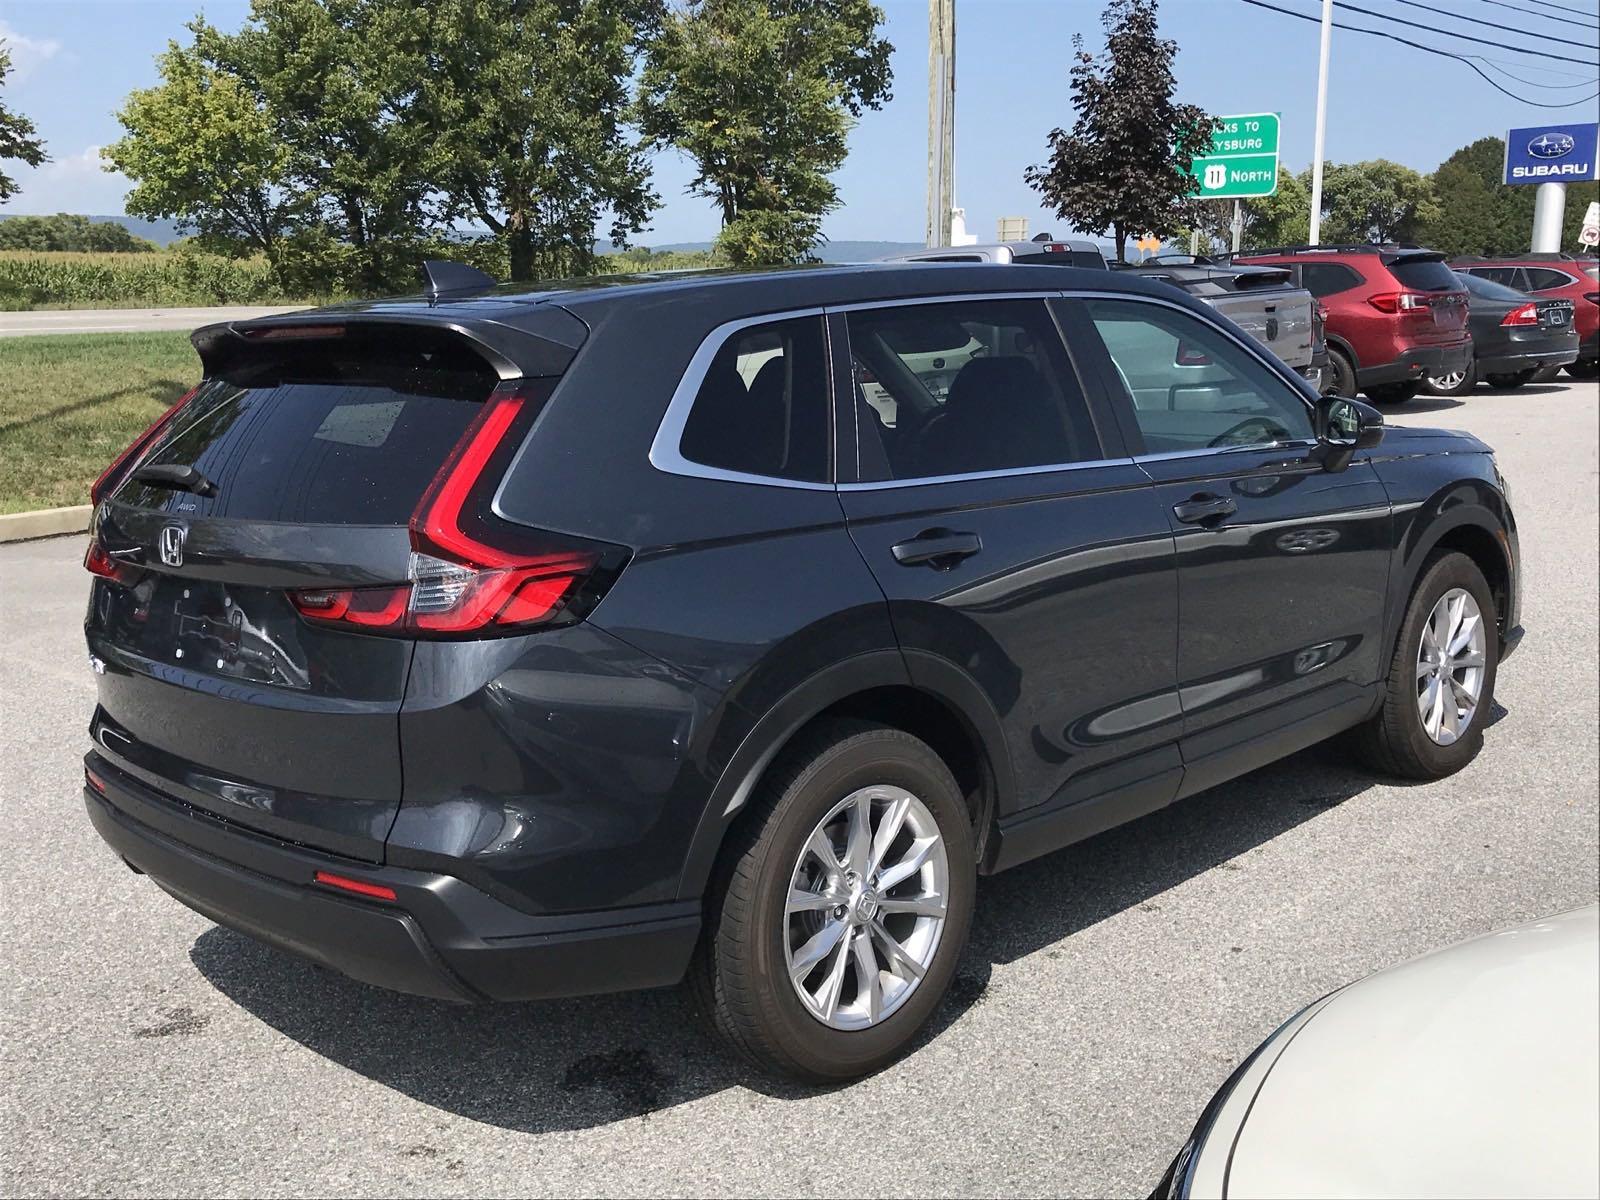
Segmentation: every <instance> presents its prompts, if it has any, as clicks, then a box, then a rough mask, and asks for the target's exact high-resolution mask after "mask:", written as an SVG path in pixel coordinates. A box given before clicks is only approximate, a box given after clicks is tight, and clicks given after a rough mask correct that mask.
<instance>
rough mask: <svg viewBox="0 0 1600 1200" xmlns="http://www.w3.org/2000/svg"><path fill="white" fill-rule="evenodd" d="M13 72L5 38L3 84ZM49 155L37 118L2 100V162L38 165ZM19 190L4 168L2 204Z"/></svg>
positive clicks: (0, 47) (0, 58)
mask: <svg viewBox="0 0 1600 1200" xmlns="http://www.w3.org/2000/svg"><path fill="white" fill-rule="evenodd" d="M9 74H11V52H10V51H9V50H7V49H6V44H5V42H3V41H0V87H4V86H5V82H6V76H7V75H9ZM49 158H50V156H49V155H48V154H46V153H45V152H44V143H43V142H41V141H40V140H39V139H38V138H37V137H35V136H34V129H33V122H32V121H30V120H28V118H27V117H25V116H23V115H22V114H21V113H14V112H12V111H11V110H10V109H9V108H7V107H6V106H5V105H4V104H0V162H7V161H10V160H15V161H17V162H21V163H26V164H27V165H28V166H30V167H37V166H38V165H39V164H40V163H44V162H48V161H49ZM16 194H17V181H16V180H14V179H12V178H11V176H9V175H7V174H6V173H5V172H4V171H0V204H4V203H5V202H6V201H7V200H9V199H11V197H13V196H15V195H16Z"/></svg>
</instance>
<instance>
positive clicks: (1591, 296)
mask: <svg viewBox="0 0 1600 1200" xmlns="http://www.w3.org/2000/svg"><path fill="white" fill-rule="evenodd" d="M1583 298H1584V299H1585V300H1587V301H1588V302H1589V303H1590V304H1600V292H1585V293H1584V294H1583Z"/></svg>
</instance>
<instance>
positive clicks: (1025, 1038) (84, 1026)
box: [0, 384, 1600, 1196]
mask: <svg viewBox="0 0 1600 1200" xmlns="http://www.w3.org/2000/svg"><path fill="white" fill-rule="evenodd" d="M1430 405H1435V402H1431V401H1428V402H1423V401H1419V402H1417V403H1416V404H1415V405H1414V406H1411V407H1410V408H1408V409H1407V411H1406V413H1405V415H1404V416H1401V417H1398V418H1397V419H1399V420H1405V421H1419V422H1424V423H1433V424H1444V425H1449V426H1455V427H1463V426H1464V427H1466V428H1469V429H1472V430H1475V431H1477V432H1479V433H1481V434H1482V435H1484V436H1485V437H1486V438H1488V439H1489V440H1490V441H1491V442H1493V443H1495V444H1496V445H1497V446H1498V447H1499V448H1500V450H1501V461H1502V464H1503V466H1504V467H1505V469H1506V471H1507V473H1508V474H1509V475H1510V477H1511V479H1512V480H1513V483H1514V485H1515V490H1516V494H1515V499H1516V503H1517V508H1518V512H1519V515H1520V519H1521V524H1522V536H1523V546H1524V548H1525V551H1526V556H1527V564H1528V566H1527V581H1526V598H1527V608H1526V623H1527V626H1528V628H1529V631H1530V632H1529V635H1528V638H1527V641H1526V644H1525V646H1524V648H1523V650H1522V651H1521V653H1520V654H1519V655H1518V656H1517V657H1516V658H1515V659H1513V660H1512V661H1511V662H1510V663H1508V664H1507V667H1506V670H1505V672H1504V673H1503V674H1502V675H1501V677H1500V695H1499V699H1500V701H1501V703H1502V704H1503V706H1504V709H1505V712H1504V715H1503V718H1502V719H1501V720H1500V721H1499V722H1498V723H1497V724H1495V725H1494V726H1493V727H1492V728H1491V729H1490V731H1489V734H1488V747H1487V751H1486V752H1485V754H1484V755H1483V756H1481V757H1480V759H1479V760H1478V761H1477V762H1476V763H1474V764H1473V765H1472V766H1471V767H1470V768H1468V769H1467V770H1466V771H1465V772H1463V773H1462V774H1461V775H1459V776H1457V777H1456V778H1455V779H1453V780H1451V781H1449V782H1445V783H1440V784H1434V785H1429V786H1422V787H1397V786H1393V785H1390V784H1385V783H1379V782H1375V781H1374V780H1373V779H1371V778H1369V777H1367V776H1366V775H1363V774H1360V773H1358V772H1356V771H1354V770H1350V769H1348V768H1347V767H1346V766H1345V765H1344V764H1343V763H1342V761H1341V758H1340V755H1339V753H1338V752H1337V751H1336V750H1331V749H1319V750H1315V751H1312V752H1308V753H1306V754H1302V755H1299V756H1297V757H1296V758H1294V759H1292V760H1290V761H1288V762H1285V763H1281V764H1278V765H1276V766H1273V767H1270V768H1267V769H1266V770H1263V771H1260V772H1258V773H1256V774H1254V775H1251V776H1249V777H1248V778H1246V779H1243V780H1240V781H1238V782H1236V783H1233V784H1230V785H1227V786H1225V787H1221V788H1218V789H1216V790H1214V791H1212V792H1210V793H1208V794H1206V795H1203V796H1199V797H1196V798H1194V799H1192V800H1189V801H1185V802H1183V803H1181V804H1178V805H1176V806H1174V807H1172V808H1170V809H1168V810H1165V811H1163V812H1161V813H1158V814H1155V815H1154V816H1151V817H1149V818H1147V819H1145V820H1143V821H1140V822H1137V823H1136V824H1134V825H1132V826H1129V827H1126V828H1124V829H1121V830H1117V831H1114V832H1112V833H1109V834H1106V835H1104V836H1102V837H1099V838H1097V839H1094V840H1093V841H1090V842H1087V843H1084V844H1082V845H1080V846H1077V847H1074V848H1072V849H1069V850H1067V851H1064V852H1062V853H1060V854H1057V855H1054V856H1052V857H1050V858H1047V859H1045V860H1042V861H1039V862H1035V863H1033V864H1030V865H1028V866H1026V867H1023V868H1020V869H1019V870H1017V871H1014V872H1011V873H1010V874H1008V875H1005V876H1001V877H999V878H996V879H993V880H989V881H986V882H985V883H984V885H983V887H982V888H981V889H980V895H979V901H980V913H979V917H978V921H977V925H976V928H975V930H974V934H973V938H972V944H971V948H970V950H969V951H968V954H967V957H966V961H965V963H964V965H963V968H962V970H961V974H960V978H959V981H958V986H957V988H956V994H955V998H954V999H953V1000H952V1002H951V1003H950V1004H949V1005H948V1006H947V1008H946V1009H945V1011H944V1014H943V1017H942V1019H941V1020H940V1022H939V1027H938V1030H937V1032H936V1033H935V1034H934V1036H933V1037H932V1038H931V1040H930V1041H929V1042H928V1043H927V1044H926V1045H925V1046H923V1047H922V1048H921V1049H920V1050H919V1051H918V1052H917V1053H916V1054H914V1055H913V1056H912V1057H911V1058H909V1059H907V1060H906V1061H904V1062H902V1063H901V1064H899V1065H897V1066H895V1067H893V1068H891V1069H890V1070H888V1071H885V1072H883V1073H882V1074H881V1075H879V1076H877V1077H876V1078H874V1079H871V1080H868V1081H866V1082H864V1083H860V1084H857V1085H855V1086H853V1087H849V1088H843V1089H838V1090H833V1091H815V1090H807V1089H802V1088H797V1087H789V1086H783V1085H774V1084H772V1083H769V1082H766V1081H764V1080H762V1079H760V1078H757V1077H755V1076H753V1075H751V1074H750V1073H748V1072H746V1071H745V1070H743V1069H742V1068H740V1067H738V1066H736V1065H734V1064H732V1063H731V1062H730V1060H729V1059H728V1058H727V1057H725V1056H724V1055H723V1054H722V1053H721V1052H720V1051H719V1050H718V1049H717V1047H716V1046H715V1045H714V1044H712V1043H711V1042H709V1041H708V1040H706V1039H705V1038H704V1037H703V1036H702V1035H701V1034H700V1033H699V1032H698V1031H697V1030H696V1029H695V1027H694V1026H693V1025H692V1023H691V1020H690V1016H689V1013H688V1011H687V1009H686V1007H685V1005H684V1003H683V1001H682V1000H681V999H680V997H679V996H678V995H677V994H676V993H673V992H661V993H653V994H648V995H640V996H621V997H608V998H602V999H597V1000H585V1001H573V1002H564V1003H550V1004H541V1005H529V1006H524V1007H510V1008H498V1009H460V1008H453V1007H450V1006H446V1005H443V1004H436V1003H431V1002H428V1001H423V1000H415V999H408V998H405V997H401V996H394V995H389V994H386V993H383V992H379V991H374V990H371V989H367V988H363V987H361V986H358V985H356V984H352V983H348V982H345V981H343V980H342V979H340V978H338V977H337V976H334V975H331V974H328V973H326V972H323V971H321V970H318V969H316V968H314V967H311V966H308V965H305V964H302V963H300V962H298V961H295V960H293V959H290V958H287V957H284V956H281V955H279V954H277V953H275V952H272V951H269V950H266V949H263V948H260V947H258V946H256V945H254V944H253V943H251V942H250V941H248V940H246V939H245V938H242V937H239V936H237V935H235V934H232V933H227V932H223V931H221V930H218V929H216V928H214V927H213V926H212V925H211V924H210V923H209V922H207V921H205V920H203V919H202V918H200V917H198V916H196V915H194V914H192V913H190V912H189V911H187V910H186V909H184V908H182V907H180V906H179V905H178V904H177V903H176V902H174V901H172V900H170V899H168V898H167V897H165V896H163V895H162V894H161V893H160V892H158V891H157V889H156V888H155V887H154V886H153V885H152V884H150V883H149V882H148V881H147V880H144V879H140V878H137V877H135V876H134V875H132V874H130V873H129V872H127V871H126V870H124V869H123V868H122V867H121V866H120V865H119V864H118V863H116V862H115V861H114V860H113V859H112V858H111V856H110V854H109V853H108V852H107V851H106V850H105V848H104V847H103V846H101V845H100V844H99V843H98V842H97V840H96V838H95V837H94V835H93V834H92V833H91V831H90V829H89V827H88V824H87V822H86V821H85V820H84V817H83V813H82V808H81V805H80V803H79V800H78V786H79V780H80V778H81V776H80V772H79V766H78V756H79V753H80V751H81V750H82V749H83V748H84V741H85V739H84V733H83V729H84V725H85V722H86V720H87V718H88V715H89V711H90V706H91V704H92V688H91V683H90V674H89V671H88V668H87V666H86V664H85V663H84V659H83V652H82V649H81V643H80V639H79V633H78V630H77V628H76V626H77V624H78V621H79V618H80V613H81V608H82V604H83V597H84V589H85V581H84V577H83V574H82V572H81V570H80V568H79V567H78V565H77V564H78V559H79V556H80V555H81V553H82V544H81V541H80V540H79V539H76V538H68V539H59V540H54V541H48V542H38V543H30V544H24V545H19V546H9V547H0V610H3V611H0V627H3V628H4V629H5V630H6V637H5V638H4V639H3V640H0V702H3V704H4V706H5V707H4V711H3V713H0V716H3V720H0V812H3V813H4V816H5V821H6V826H5V828H6V835H5V837H4V838H3V839H0V846H3V850H0V855H3V860H0V861H3V872H0V888H3V895H4V902H3V906H0V955H3V959H4V964H5V973H4V983H3V986H4V988H5V998H4V1022H5V1025H4V1031H3V1037H0V1056H3V1057H0V1062H3V1081H4V1101H3V1104H4V1108H3V1111H0V1118H3V1126H0V1135H3V1136H0V1191H3V1192H5V1193H7V1194H33V1193H47V1194H67V1193H72V1194H109V1195H158V1194H167V1195H170V1194H183V1195H194V1194H202V1193H226V1194H233V1195H262V1196H266V1195H289V1194H337V1195H373V1196H376V1195H417V1194H437V1195H506V1194H523V1195H531V1194H543V1193H578V1194H586V1195H619V1194H638V1193H659V1194H677V1195H701V1194H726V1195H758V1194H761V1195H791V1194H802V1193H803V1194H824V1195H829V1194H840V1193H849V1194H869V1195H870V1194H881V1195H926V1194H930V1193H931V1194H939V1193H946V1194H976V1193H1012V1192H1027V1193H1058V1194H1077V1195H1117V1194H1135V1193H1137V1194H1140V1195H1143V1194H1146V1193H1147V1192H1148V1190H1149V1188H1150V1186H1151V1185H1152V1184H1153V1182H1154V1181H1155V1179H1156V1177H1157V1175H1158V1174H1159V1172H1160V1171H1161V1169H1162V1168H1163V1166H1164V1165H1165V1163H1166V1160H1167V1159H1168V1157H1169V1156H1170V1155H1171V1154H1172V1153H1173V1151H1174V1150H1175V1149H1176V1147H1177V1146H1178V1144H1179V1143H1180V1142H1181V1141H1182V1140H1183V1138H1184V1137H1185V1136H1186V1134H1187V1132H1188V1129H1189V1127H1190V1125H1191V1123H1192V1122H1193V1121H1194V1119H1195V1116H1196V1115H1197V1114H1198V1113H1199V1111H1200V1109H1201V1107H1202V1106H1203V1104H1204V1103H1205V1101H1206V1099H1207V1098H1208V1097H1209V1096H1210V1094H1211V1092H1212V1091H1213V1089H1214V1088H1215V1087H1216V1086H1217V1085H1218V1084H1219V1083H1220V1082H1221V1081H1222V1079H1223V1078H1224V1077H1225V1076H1226V1075H1227V1074H1228V1073H1229V1071H1230V1070H1231V1069H1232V1067H1233V1065H1234V1064H1235V1063H1236V1062H1237V1060H1238V1059H1239V1058H1240V1057H1241V1056H1242V1055H1244V1054H1245V1053H1246V1052H1248V1051H1249V1050H1250V1049H1251V1048H1252V1047H1254V1046H1255V1045H1256V1043H1257V1042H1259V1041H1260V1040H1261V1039H1262V1038H1263V1037H1264V1036H1265V1035H1266V1034H1267V1033H1269V1032H1270V1031H1271V1030H1272V1029H1273V1028H1274V1027H1275V1026H1276V1025H1277V1024H1278V1022H1279V1021H1280V1020H1281V1019H1283V1018H1284V1017H1286V1016H1287V1015H1288V1014H1289V1013H1291V1012H1292V1011H1294V1010H1295V1009H1296V1008H1298V1007H1299V1006H1300V1005H1302V1004H1304V1003H1305V1002H1307V1001H1308V1000H1311V999H1313V998H1315V997H1317V996H1320V995H1322V994H1323V993H1324V992H1327V991H1328V990H1330V989H1331V988H1333V987H1335V986H1337V985H1338V984H1341V983H1344V982H1345V981H1347V980H1349V979H1352V978H1354V977H1357V976H1360V975H1362V974H1365V973H1366V972H1369V971H1372V970H1375V969H1377V968H1379V967H1383V966H1387V965H1389V964H1391V963H1394V962H1398V961H1400V960H1402V959H1405V958H1407V957H1410V956H1412V955H1414V954H1417V953H1419V952H1422V951H1424V950H1427V949H1430V948H1432V947H1435V946H1438V945H1441V944H1444V943H1447V942H1450V941H1453V940H1456V939H1459V938H1463V937H1466V936H1468V935H1472V934H1477V933H1481V932H1483V931H1485V930H1489V929H1492V928H1494V927H1496V926H1500V925H1505V924H1508V923H1511V922H1516V921H1521V920H1525V919H1528V918H1531V917H1534V916H1537V915H1540V914H1545V913H1550V912H1553V911H1557V910H1561V909H1565V908H1569V907H1573V906H1576V905H1580V904H1584V903H1588V902H1591V901H1593V900H1594V899H1595V895H1596V875H1595V871H1596V868H1595V863H1596V853H1597V845H1596V841H1597V835H1596V830H1597V812H1596V790H1597V781H1600V774H1597V764H1596V744H1595V726H1596V717H1597V714H1596V695H1595V662H1596V652H1597V646H1596V641H1597V637H1596V615H1597V614H1596V596H1595V578H1596V570H1597V563H1596V542H1597V514H1596V486H1597V480H1596V445H1597V441H1600V437H1597V433H1600V431H1597V395H1596V389H1595V387H1594V385H1592V384H1590V385H1586V386H1584V387H1581V388H1579V387H1573V386H1566V387H1542V388H1541V387H1529V388H1526V389H1524V390H1523V391H1522V392H1521V393H1518V394H1516V395H1498V396H1497V395H1491V394H1490V393H1488V392H1480V393H1479V394H1478V395H1476V396H1474V397H1473V398H1472V399H1471V401H1470V402H1469V403H1467V404H1465V405H1456V404H1454V403H1452V402H1448V401H1447V402H1442V403H1437V404H1436V406H1435V409H1434V411H1428V409H1429V406H1430Z"/></svg>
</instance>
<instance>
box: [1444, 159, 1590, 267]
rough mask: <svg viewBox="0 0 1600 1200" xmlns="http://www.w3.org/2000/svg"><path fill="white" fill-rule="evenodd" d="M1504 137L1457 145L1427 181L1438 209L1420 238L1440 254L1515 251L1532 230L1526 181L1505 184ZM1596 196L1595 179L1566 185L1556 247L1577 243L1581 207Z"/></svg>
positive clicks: (1522, 246)
mask: <svg viewBox="0 0 1600 1200" xmlns="http://www.w3.org/2000/svg"><path fill="white" fill-rule="evenodd" d="M1505 153H1506V144H1505V141H1504V139H1502V138H1497V137H1485V138H1479V139H1478V140H1477V141H1475V142H1473V143H1471V144H1470V145H1467V146H1463V147H1461V149H1459V150H1457V151H1456V152H1455V153H1454V154H1452V155H1451V156H1450V157H1449V158H1447V159H1445V160H1444V162H1442V163H1440V164H1439V168H1438V170H1436V171H1435V172H1434V173H1433V177H1432V179H1431V181H1430V182H1431V184H1432V186H1433V193H1434V196H1435V198H1436V199H1437V201H1438V212H1437V214H1436V216H1435V217H1434V219H1433V220H1431V221H1429V222H1428V223H1427V225H1426V227H1425V229H1424V230H1423V236H1422V239H1421V240H1422V241H1423V242H1424V243H1425V244H1427V245H1428V246H1430V247H1432V248H1433V249H1435V250H1442V251H1444V253H1446V254H1452V255H1453V254H1520V253H1523V252H1524V251H1526V250H1527V249H1528V246H1529V244H1530V242H1531V239H1532V233H1533V199H1534V193H1535V192H1537V191H1538V189H1537V188H1535V187H1532V186H1520V185H1519V186H1516V187H1507V186H1506V185H1505V183H1504V182H1503V181H1504V179H1505V175H1504V171H1505ZM1597 196H1600V185H1597V184H1595V183H1593V182H1590V183H1569V184H1568V185H1567V212H1566V221H1565V223H1564V225H1563V228H1562V236H1561V248H1562V249H1563V250H1569V251H1570V250H1576V249H1577V248H1578V230H1579V229H1580V228H1581V226H1582V224H1583V214H1584V211H1585V210H1586V209H1587V208H1588V207H1589V204H1590V203H1591V202H1592V201H1593V200H1595V199H1596V198H1597Z"/></svg>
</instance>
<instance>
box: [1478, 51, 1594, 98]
mask: <svg viewBox="0 0 1600 1200" xmlns="http://www.w3.org/2000/svg"><path fill="white" fill-rule="evenodd" d="M1466 57H1468V58H1475V59H1477V60H1478V61H1479V62H1481V63H1482V64H1483V65H1484V66H1486V67H1489V68H1490V69H1491V70H1494V71H1497V72H1498V73H1499V74H1501V75H1504V76H1506V78H1508V79H1515V80H1516V81H1517V82H1518V83H1525V84H1527V85H1528V86H1529V87H1536V88H1543V89H1544V90H1545V91H1547V92H1559V91H1563V90H1566V89H1570V88H1580V87H1594V85H1595V84H1597V83H1600V78H1595V79H1583V80H1580V81H1579V82H1577V83H1540V82H1539V81H1538V80H1537V79H1526V78H1524V77H1523V76H1521V75H1518V74H1517V73H1516V72H1515V71H1508V70H1506V67H1507V66H1520V65H1521V64H1508V63H1502V62H1500V61H1498V60H1497V59H1493V58H1484V57H1483V56H1481V55H1478V54H1469V55H1467V56H1466Z"/></svg>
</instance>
